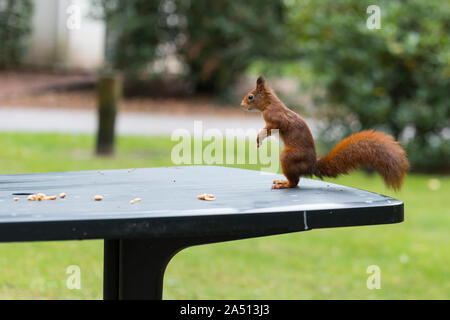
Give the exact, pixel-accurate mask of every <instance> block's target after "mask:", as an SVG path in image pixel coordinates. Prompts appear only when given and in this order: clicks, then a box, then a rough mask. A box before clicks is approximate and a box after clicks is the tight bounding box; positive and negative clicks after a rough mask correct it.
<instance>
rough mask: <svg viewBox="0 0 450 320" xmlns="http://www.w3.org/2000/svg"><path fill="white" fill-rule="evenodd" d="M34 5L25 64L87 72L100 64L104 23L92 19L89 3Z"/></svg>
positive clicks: (48, 0) (53, 0) (56, 0)
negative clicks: (31, 29)
mask: <svg viewBox="0 0 450 320" xmlns="http://www.w3.org/2000/svg"><path fill="white" fill-rule="evenodd" d="M33 2H34V16H33V23H32V28H33V31H32V35H31V38H30V47H29V53H28V56H27V57H26V63H27V64H29V65H32V66H36V67H50V68H56V69H80V70H88V71H90V70H95V69H97V68H98V67H100V66H101V65H102V63H103V59H104V42H105V40H104V39H105V24H104V22H103V21H102V20H101V19H95V18H94V17H92V12H93V7H92V3H91V1H90V0H45V1H42V0H41V1H38V0H34V1H33Z"/></svg>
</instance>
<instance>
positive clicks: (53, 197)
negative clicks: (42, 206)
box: [44, 196, 56, 200]
mask: <svg viewBox="0 0 450 320" xmlns="http://www.w3.org/2000/svg"><path fill="white" fill-rule="evenodd" d="M44 200H56V196H48V197H45V198H44Z"/></svg>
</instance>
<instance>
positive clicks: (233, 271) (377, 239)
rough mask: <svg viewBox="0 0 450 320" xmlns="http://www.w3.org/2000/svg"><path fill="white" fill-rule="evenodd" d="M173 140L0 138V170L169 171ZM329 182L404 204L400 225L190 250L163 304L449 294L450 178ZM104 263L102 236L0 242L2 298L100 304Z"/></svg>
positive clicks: (172, 274)
mask: <svg viewBox="0 0 450 320" xmlns="http://www.w3.org/2000/svg"><path fill="white" fill-rule="evenodd" d="M174 144H175V143H174V142H172V141H170V139H169V138H143V137H119V139H118V152H117V156H116V157H114V158H99V157H95V156H94V155H93V153H92V150H93V148H94V140H93V137H92V136H84V135H56V134H35V135H32V134H5V133H1V134H0V174H9V173H23V172H45V171H68V170H90V169H100V168H101V169H113V168H115V169H116V168H135V167H153V166H167V165H171V163H170V151H171V147H172V146H173V145H174ZM252 168H256V167H255V166H253V167H252ZM433 179H437V181H435V180H433ZM330 181H332V182H336V183H341V184H345V185H349V186H353V187H358V188H361V189H367V190H370V191H374V192H378V193H382V194H386V195H389V196H392V197H395V198H398V199H400V200H402V201H404V203H405V221H404V222H403V223H401V224H394V225H381V226H366V227H353V228H336V229H322V230H312V231H309V232H301V233H294V234H286V235H279V236H272V237H264V238H255V239H249V240H240V241H233V242H228V243H220V244H213V245H205V246H198V247H192V248H188V249H185V250H183V251H181V252H180V253H179V254H177V255H176V256H175V257H174V258H173V260H172V261H171V262H170V263H169V266H168V268H167V271H166V275H165V282H164V298H165V299H449V298H450V272H449V269H448V266H449V265H450V233H449V227H450V178H449V177H440V176H437V175H436V176H431V175H410V176H409V177H408V178H407V180H406V183H405V185H404V188H403V190H402V191H401V192H398V193H395V192H392V191H390V190H387V189H386V188H385V187H384V185H383V183H382V181H381V179H380V178H379V177H378V176H376V175H374V176H368V175H366V174H363V173H361V172H356V173H354V174H352V175H350V176H345V177H342V178H339V179H335V180H330ZM268 187H269V186H268ZM102 264H103V242H102V241H100V240H98V241H97V240H96V241H66V242H36V243H7V244H5V243H3V244H0V298H2V299H101V298H102V272H103V270H102ZM70 265H77V266H79V267H80V269H81V289H80V290H70V289H68V288H67V286H66V281H67V278H68V276H69V275H68V274H66V269H67V267H68V266H70ZM370 265H377V266H379V267H380V269H381V289H379V290H376V289H375V290H369V289H368V288H367V287H366V281H367V278H368V276H369V274H367V273H366V270H367V267H368V266H370Z"/></svg>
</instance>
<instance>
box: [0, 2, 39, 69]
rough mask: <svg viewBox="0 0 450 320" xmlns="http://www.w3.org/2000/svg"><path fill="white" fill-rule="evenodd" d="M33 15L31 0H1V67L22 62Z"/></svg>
mask: <svg viewBox="0 0 450 320" xmlns="http://www.w3.org/2000/svg"><path fill="white" fill-rule="evenodd" d="M32 16H33V3H32V1H31V0H0V42H1V43H0V68H7V67H11V66H15V65H17V64H19V63H20V62H21V59H22V57H23V55H24V54H25V52H26V38H27V36H28V35H29V34H30V32H31V18H32Z"/></svg>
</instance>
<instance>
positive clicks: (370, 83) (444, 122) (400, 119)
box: [290, 0, 450, 172]
mask: <svg viewBox="0 0 450 320" xmlns="http://www.w3.org/2000/svg"><path fill="white" fill-rule="evenodd" d="M291 5H292V7H291V8H290V9H291V10H290V12H291V16H290V21H291V32H293V33H295V34H296V35H297V41H296V45H297V46H300V47H301V50H302V51H303V52H304V55H305V58H304V60H303V61H304V62H305V61H306V62H307V63H309V64H310V65H311V66H312V69H313V70H314V73H315V75H316V77H317V78H316V80H317V82H318V84H319V85H320V86H321V87H322V88H325V89H326V93H325V94H322V95H321V96H318V97H316V98H317V99H316V102H318V104H320V105H322V106H323V107H324V109H323V110H324V112H323V113H322V116H323V117H325V119H327V120H328V121H329V124H330V125H329V127H328V130H327V131H326V132H325V133H328V137H330V136H331V137H332V138H333V140H334V139H341V138H342V137H343V136H345V135H348V134H349V133H351V132H354V131H358V130H361V129H367V128H378V129H381V130H384V131H387V132H389V133H391V134H393V135H394V136H395V137H397V138H403V139H402V141H403V142H404V145H405V146H406V148H407V151H408V155H409V159H410V161H411V163H412V165H413V168H414V169H416V170H426V171H441V172H442V171H446V172H448V171H450V141H449V138H450V122H449V119H450V38H449V36H450V19H449V17H450V2H448V1H438V0H429V1H421V0H410V1H371V0H370V1H351V0H339V1H336V0H317V1H295V2H293V3H292V4H291ZM369 5H378V6H379V7H380V9H381V28H380V29H373V30H370V29H368V28H367V26H366V20H367V18H368V17H369V14H368V13H366V9H367V7H368V6H369ZM299 78H300V79H301V78H302V77H301V75H299ZM336 129H340V130H336ZM330 133H331V134H330ZM408 137H409V138H408Z"/></svg>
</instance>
